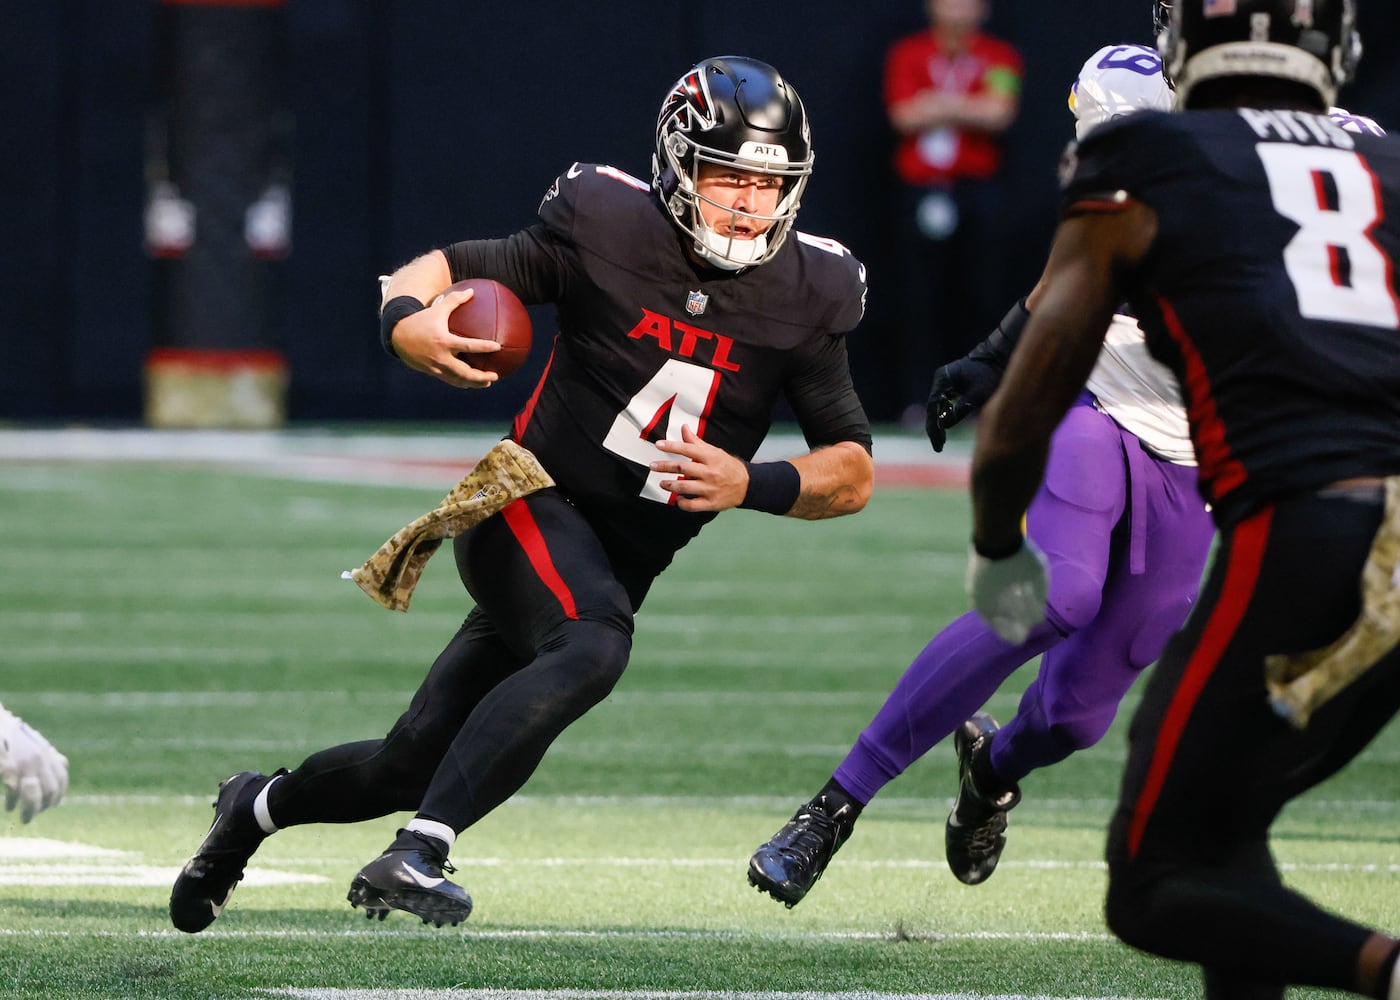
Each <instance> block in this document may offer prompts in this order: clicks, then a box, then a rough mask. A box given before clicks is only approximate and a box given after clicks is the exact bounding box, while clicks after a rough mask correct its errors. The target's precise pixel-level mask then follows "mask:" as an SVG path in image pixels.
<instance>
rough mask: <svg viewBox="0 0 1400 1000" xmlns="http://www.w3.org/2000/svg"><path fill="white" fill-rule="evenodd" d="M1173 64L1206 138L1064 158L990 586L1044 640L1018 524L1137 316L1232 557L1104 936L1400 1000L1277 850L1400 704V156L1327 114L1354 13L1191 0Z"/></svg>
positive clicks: (1153, 687)
mask: <svg viewBox="0 0 1400 1000" xmlns="http://www.w3.org/2000/svg"><path fill="white" fill-rule="evenodd" d="M1159 37H1160V41H1159V47H1160V48H1161V49H1162V55H1163V60H1164V72H1165V73H1167V74H1168V77H1169V79H1171V80H1172V81H1174V83H1175V87H1176V91H1177V98H1178V108H1184V109H1185V111H1184V113H1177V114H1161V113H1147V114H1140V115H1135V116H1132V117H1130V118H1127V119H1124V120H1123V121H1122V122H1121V123H1116V124H1110V125H1108V126H1105V127H1104V128H1103V129H1101V130H1099V131H1096V132H1095V133H1093V134H1092V135H1090V136H1089V137H1087V138H1086V139H1085V141H1084V142H1083V143H1082V144H1081V145H1080V146H1079V147H1078V148H1077V149H1073V148H1072V149H1071V150H1070V152H1069V153H1068V154H1067V156H1066V163H1065V170H1064V174H1065V176H1064V182H1065V197H1064V216H1063V218H1062V221H1061V223H1060V227H1059V230H1058V232H1057V234H1056V237H1055V242H1054V246H1053V249H1052V251H1051V257H1050V263H1049V265H1048V269H1047V272H1046V276H1045V279H1044V280H1045V293H1046V294H1045V297H1044V299H1043V301H1042V304H1041V306H1040V307H1039V308H1038V309H1037V310H1036V311H1035V312H1034V313H1033V314H1032V318H1031V321H1030V324H1029V326H1028V328H1027V330H1026V333H1025V338H1024V339H1023V340H1022V341H1021V343H1020V345H1019V347H1018V348H1017V350H1016V352H1015V355H1014V357H1013V359H1012V361H1011V364H1010V368H1009V370H1008V372H1007V377H1006V379H1005V381H1003V382H1002V385H1001V388H1000V390H999V391H998V392H997V394H996V395H995V396H994V397H993V399H992V401H991V403H990V405H989V406H988V407H987V408H986V410H985V411H984V414H983V418H982V421H981V424H980V426H979V427H978V434H977V441H976V452H975V457H974V461H973V469H972V494H973V507H974V511H973V544H974V548H975V552H974V553H973V556H972V561H971V565H970V567H969V587H970V589H971V590H972V593H973V601H974V604H975V605H976V606H977V608H978V610H979V611H981V612H983V614H984V615H986V616H987V617H988V618H989V620H992V621H993V623H994V624H995V622H996V621H998V620H1000V621H1003V622H1014V623H1018V624H1020V625H1021V626H1024V625H1025V624H1026V623H1034V622H1035V621H1038V620H1039V618H1040V616H1041V615H1042V614H1043V612H1044V597H1045V590H1044V583H1045V580H1044V572H1043V567H1042V564H1041V562H1040V561H1039V559H1038V558H1037V553H1035V551H1034V550H1033V547H1032V546H1030V545H1029V543H1026V542H1024V541H1023V539H1022V537H1021V530H1020V518H1021V514H1022V513H1023V512H1024V510H1025V509H1026V508H1025V504H1026V502H1027V501H1029V499H1030V498H1031V496H1032V493H1033V491H1034V489H1035V486H1036V484H1037V482H1038V481H1039V478H1040V475H1041V470H1042V469H1043V467H1044V463H1045V451H1046V444H1047V442H1048V441H1049V439H1050V434H1051V431H1052V430H1053V429H1054V427H1055V425H1056V424H1057V423H1058V422H1059V419H1060V416H1061V415H1062V414H1063V413H1064V412H1065V410H1066V408H1067V407H1068V406H1069V404H1070V402H1071V401H1072V400H1073V399H1074V398H1075V395H1076V393H1077V392H1078V391H1079V388H1080V386H1081V385H1082V384H1083V382H1084V378H1085V376H1086V375H1087V374H1088V372H1089V370H1090V368H1091V367H1092V365H1093V363H1094V359H1095V357H1096V356H1097V354H1098V351H1099V344H1100V341H1101V339H1102V336H1103V330H1104V328H1105V326H1106V324H1107V322H1108V319H1109V317H1110V316H1111V314H1112V312H1113V310H1114V308H1115V307H1116V306H1117V305H1118V303H1119V302H1121V301H1123V300H1124V299H1127V300H1128V301H1129V302H1131V304H1132V305H1133V307H1134V308H1135V309H1136V312H1137V315H1138V317H1139V320H1140V323H1141V324H1142V326H1143V327H1144V329H1145V330H1146V331H1147V335H1148V342H1149V346H1150V348H1151V350H1152V351H1153V353H1154V354H1155V355H1156V356H1157V357H1159V358H1160V359H1161V360H1163V361H1164V362H1165V363H1167V364H1168V365H1170V366H1171V367H1173V369H1174V370H1175V372H1176V374H1177V376H1178V377H1179V379H1180V381H1181V385H1182V387H1183V390H1184V393H1185V396H1186V403H1187V410H1188V415H1189V419H1190V425H1191V434H1192V439H1193V443H1194V445H1195V450H1196V454H1197V458H1198V461H1199V467H1200V486H1201V490H1202V493H1203V494H1204V496H1205V498H1206V499H1207V500H1208V501H1209V502H1210V503H1211V505H1212V510H1213V516H1214V517H1215V520H1216V524H1217V526H1218V527H1219V529H1220V546H1219V549H1218V552H1217V554H1216V556H1215V558H1214V561H1213V563H1212V565H1211V567H1210V569H1209V571H1208V573H1207V577H1206V580H1205V583H1204V585H1203V590H1202V592H1201V596H1200V599H1199V600H1198V602H1197V604H1196V607H1195V609H1194V610H1193V612H1192V613H1191V616H1190V618H1189V619H1188V620H1187V622H1186V624H1185V625H1184V626H1183V628H1182V630H1181V631H1180V632H1179V633H1178V634H1177V635H1176V636H1175V637H1174V638H1173V639H1172V641H1171V643H1170V644H1169V645H1168V647H1167V649H1166V651H1165V653H1164V654H1163V656H1162V659H1161V660H1160V662H1159V663H1158V665H1157V667H1156V669H1155V671H1154V673H1153V675H1152V676H1151V680H1150V682H1149V685H1148V687H1147V690H1146V693H1145V695H1144V698H1143V701H1142V704H1141V707H1140V708H1139V710H1138V712H1137V714H1136V715H1135V717H1134V719H1133V722H1132V726H1131V730H1130V737H1129V738H1130V749H1129V758H1128V763H1127V766H1126V769H1125V773H1124V779H1123V786H1122V790H1121V796H1120V799H1119V803H1118V808H1117V811H1116V813H1115V816H1114V819H1113V823H1112V827H1111V831H1110V836H1109V846H1108V860H1109V890H1108V900H1107V917H1108V923H1109V926H1110V927H1111V928H1112V930H1113V931H1114V932H1115V933H1116V934H1118V935H1119V936H1120V937H1121V938H1122V939H1123V940H1124V941H1126V942H1128V943H1129V944H1132V945H1134V946H1136V947H1139V948H1142V949H1144V950H1147V951H1150V952H1153V953H1156V954H1159V955H1164V956H1167V957H1170V958H1174V959H1179V960H1184V961H1189V962H1194V963H1198V964H1199V965H1200V966H1201V967H1202V969H1203V973H1204V978H1205V991H1206V995H1207V996H1208V997H1212V998H1216V1000H1219V998H1226V997H1229V998H1239V997H1248V998H1266V997H1268V998H1279V997H1282V996H1283V994H1284V988H1285V987H1286V986H1287V985H1290V984H1299V985H1311V986H1320V987H1328V988H1333V989H1339V990H1350V991H1352V992H1355V993H1358V994H1361V995H1365V996H1371V997H1379V998H1390V1000H1397V998H1400V971H1397V968H1396V959H1397V955H1400V941H1398V940H1397V939H1396V938H1395V937H1393V936H1390V935H1387V934H1384V933H1381V932H1380V931H1377V930H1373V929H1372V928H1369V927H1365V926H1361V925H1359V924H1357V923H1355V922H1353V921H1349V920H1346V919H1344V918H1342V917H1340V916H1338V915H1335V914H1332V913H1329V912H1326V911H1324V910H1322V909H1321V908H1319V907H1317V906H1316V905H1314V904H1313V903H1312V902H1310V901H1309V900H1307V899H1306V898H1305V897H1303V896H1302V895H1300V894H1299V893H1297V892H1295V891H1292V890H1290V889H1288V888H1286V887H1285V886H1284V885H1283V883H1282V880H1281V878H1280V876H1279V873H1278V870H1277V867H1276V866H1275V864H1274V861H1273V859H1272V856H1271V855H1270V851H1269V828H1270V826H1271V824H1272V822H1273V819H1274V817H1275V816H1277V815H1278V813H1279V811H1280V810H1281V809H1282V808H1283V806H1284V805H1285V804H1286V803H1287V802H1288V801H1289V800H1290V799H1292V798H1294V797H1295V796H1297V795H1298V794H1300V793H1302V792H1303V791H1306V790H1307V789H1309V788H1311V787H1313V786H1315V785H1316V784H1318V783H1319V782H1321V781H1322V780H1324V779H1325V778H1327V777H1329V776H1330V775H1332V774H1334V773H1335V772H1336V771H1338V770H1339V769H1340V768H1342V767H1343V766H1345V765H1346V764H1347V763H1348V762H1349V761H1350V760H1351V759H1352V758H1353V757H1355V755H1356V754H1357V753H1359V752H1360V751H1361V750H1362V748H1364V747H1365V746H1366V745H1367V744H1368V743H1369V742H1370V740H1371V739H1372V738H1373V737H1374V736H1375V734H1376V733H1377V732H1378V731H1379V730H1380V729H1381V728H1382V727H1383V726H1384V725H1385V724H1386V722H1387V721H1388V720H1389V719H1390V718H1391V717H1392V716H1393V715H1394V714H1395V712H1396V710H1397V706H1398V705H1400V649H1397V647H1396V642H1397V640H1400V603H1397V602H1396V601H1395V596H1396V595H1395V593H1394V592H1395V589H1396V587H1397V586H1400V571H1397V570H1396V569H1395V567H1394V565H1393V564H1394V562H1395V561H1396V553H1397V552H1400V297H1397V294H1396V292H1397V289H1396V275H1395V267H1394V262H1395V261H1397V260H1400V143H1397V141H1396V140H1395V139H1393V138H1390V139H1388V138H1379V137H1374V136H1370V135H1355V134H1353V133H1351V132H1347V131H1344V130H1343V129H1342V128H1340V127H1339V126H1337V125H1336V124H1334V123H1333V122H1332V121H1331V120H1330V119H1329V118H1328V117H1327V115H1326V113H1325V112H1326V110H1327V108H1328V106H1329V105H1330V104H1331V103H1332V101H1333V97H1334V95H1335V91H1336V88H1337V86H1338V85H1340V84H1341V83H1343V82H1345V80H1346V79H1347V78H1348V76H1349V73H1350V70H1351V68H1352V66H1353V64H1354V62H1355V58H1356V56H1357V54H1358V53H1359V42H1358V41H1357V39H1356V36H1355V30H1354V9H1353V4H1352V0H1230V2H1229V3H1222V2H1220V0H1177V2H1176V3H1174V4H1173V5H1171V11H1170V22H1169V23H1168V24H1167V25H1166V26H1165V28H1164V31H1163V33H1162V34H1161V35H1160V36H1159ZM1387 496H1388V497H1389V501H1387V499H1386V498H1387ZM1363 566H1366V567H1367V569H1366V572H1365V574H1364V576H1363ZM1382 567H1383V568H1382ZM1373 568H1375V569H1381V572H1380V573H1379V574H1375V575H1374V578H1373V572H1372V570H1373ZM1363 580H1364V581H1365V586H1364V587H1363V586H1361V585H1360V584H1361V582H1362V581H1363ZM1363 603H1364V606H1365V608H1366V609H1367V612H1366V615H1365V616H1364V617H1363V616H1362V615H1361V611H1362V607H1363ZM1339 639H1340V640H1341V641H1340V642H1338V643H1336V644H1335V645H1334V640H1339ZM1322 650H1326V655H1320V656H1317V657H1315V656H1314V655H1313V654H1314V652H1315V651H1322ZM1295 668H1296V669H1295ZM1324 680H1327V681H1328V683H1325V684H1324V683H1321V682H1322V681H1324ZM1334 680H1335V681H1336V683H1335V684H1334V683H1331V681H1334ZM1314 682H1319V683H1316V684H1315V683H1314Z"/></svg>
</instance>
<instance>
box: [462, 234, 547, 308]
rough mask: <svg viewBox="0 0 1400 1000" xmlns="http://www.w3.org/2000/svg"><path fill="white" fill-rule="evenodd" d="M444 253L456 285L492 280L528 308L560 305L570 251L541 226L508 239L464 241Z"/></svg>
mask: <svg viewBox="0 0 1400 1000" xmlns="http://www.w3.org/2000/svg"><path fill="white" fill-rule="evenodd" d="M442 252H443V255H444V256H445V257H446V258H447V265H448V267H449V268H450V269H451V272H452V280H453V281H454V282H456V281H461V280H463V279H464V278H491V279H492V280H494V281H499V282H500V283H501V284H503V285H505V286H506V287H507V288H509V289H510V290H511V291H513V292H514V293H515V294H516V295H518V296H519V297H520V301H521V302H524V303H525V304H526V305H537V304H539V303H541V302H556V301H558V300H559V299H560V298H562V297H563V295H564V292H565V284H566V280H567V275H568V268H567V266H566V263H565V262H566V259H567V255H568V252H569V251H568V249H567V248H566V247H564V246H563V245H562V244H560V242H559V240H558V239H557V238H556V237H555V236H554V234H553V233H551V232H550V231H549V230H548V229H547V228H546V227H545V226H543V225H540V224H538V223H537V224H536V225H533V226H530V227H529V228H527V229H522V230H521V231H520V232H518V233H515V234H513V235H511V236H507V237H506V238H505V239H500V240H464V241H462V242H461V243H453V244H452V245H451V246H447V247H443V248H442Z"/></svg>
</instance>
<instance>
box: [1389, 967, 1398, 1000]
mask: <svg viewBox="0 0 1400 1000" xmlns="http://www.w3.org/2000/svg"><path fill="white" fill-rule="evenodd" d="M1390 1000H1400V959H1396V962H1395V965H1394V966H1392V967H1391V969H1390Z"/></svg>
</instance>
